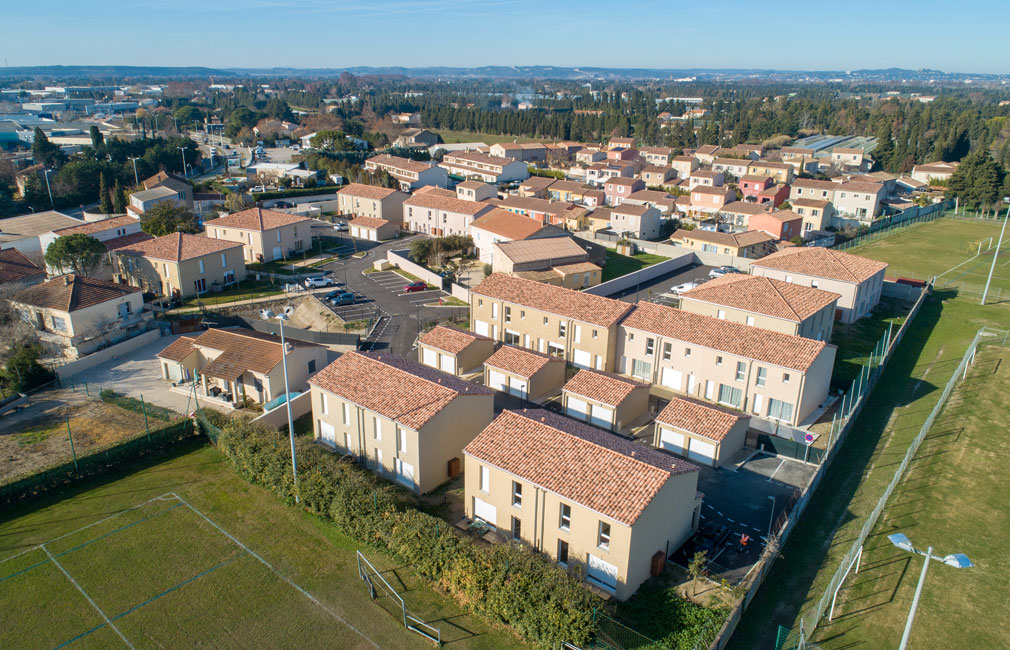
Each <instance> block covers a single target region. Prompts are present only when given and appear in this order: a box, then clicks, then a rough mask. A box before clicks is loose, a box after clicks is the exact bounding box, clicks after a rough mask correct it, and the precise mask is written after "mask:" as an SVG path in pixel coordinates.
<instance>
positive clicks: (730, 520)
mask: <svg viewBox="0 0 1010 650" xmlns="http://www.w3.org/2000/svg"><path fill="white" fill-rule="evenodd" d="M726 521H728V522H729V523H731V524H735V523H736V520H735V519H730V518H729V517H726Z"/></svg>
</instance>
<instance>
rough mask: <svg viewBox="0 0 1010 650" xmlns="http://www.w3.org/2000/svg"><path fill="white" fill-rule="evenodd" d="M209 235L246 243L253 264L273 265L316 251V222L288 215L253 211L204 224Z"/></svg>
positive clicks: (244, 250) (244, 252)
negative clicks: (314, 247) (272, 263)
mask: <svg viewBox="0 0 1010 650" xmlns="http://www.w3.org/2000/svg"><path fill="white" fill-rule="evenodd" d="M204 227H205V228H206V231H207V236H208V237H210V238H211V239H220V240H222V241H228V242H238V243H240V244H242V255H243V259H244V260H245V261H246V262H249V263H254V262H257V263H261V262H272V261H274V260H283V259H287V258H289V257H291V256H292V255H298V254H300V253H301V252H302V251H307V250H310V249H311V248H312V219H310V218H308V217H303V216H301V215H297V214H290V213H288V212H278V211H277V210H264V209H263V208H249V209H248V210H242V211H241V212H234V213H232V214H228V215H225V216H223V217H218V218H217V219H212V220H210V221H208V222H207V223H206V224H204Z"/></svg>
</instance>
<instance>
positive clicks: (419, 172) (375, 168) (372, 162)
mask: <svg viewBox="0 0 1010 650" xmlns="http://www.w3.org/2000/svg"><path fill="white" fill-rule="evenodd" d="M365 171H369V172H372V173H373V174H374V173H378V172H386V173H387V174H389V175H390V176H392V177H393V178H395V179H396V180H397V181H398V182H399V184H400V190H401V191H403V192H410V191H411V190H415V189H417V188H419V187H424V186H426V185H431V186H434V187H447V186H448V184H449V175H448V174H447V173H446V171H445V170H444V169H442V168H440V167H438V166H437V165H435V164H434V163H430V162H420V161H417V160H410V159H409V158H401V157H400V156H390V155H389V154H379V155H378V156H373V157H371V158H369V159H368V160H366V161H365Z"/></svg>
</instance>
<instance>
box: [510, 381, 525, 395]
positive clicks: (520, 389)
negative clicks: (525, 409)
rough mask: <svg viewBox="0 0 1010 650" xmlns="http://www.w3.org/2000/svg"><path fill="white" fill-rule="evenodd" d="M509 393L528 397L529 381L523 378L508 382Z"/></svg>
mask: <svg viewBox="0 0 1010 650" xmlns="http://www.w3.org/2000/svg"><path fill="white" fill-rule="evenodd" d="M509 394H511V395H515V396H516V397H522V398H523V399H526V398H527V397H529V382H527V381H526V380H525V379H515V378H513V379H512V381H511V382H510V383H509Z"/></svg>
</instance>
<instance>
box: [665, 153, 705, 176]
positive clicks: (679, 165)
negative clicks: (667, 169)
mask: <svg viewBox="0 0 1010 650" xmlns="http://www.w3.org/2000/svg"><path fill="white" fill-rule="evenodd" d="M670 166H671V167H673V169H674V170H675V171H676V172H677V178H688V177H689V176H691V172H693V171H694V170H696V169H698V159H697V158H695V157H694V156H674V157H673V158H671V159H670Z"/></svg>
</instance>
